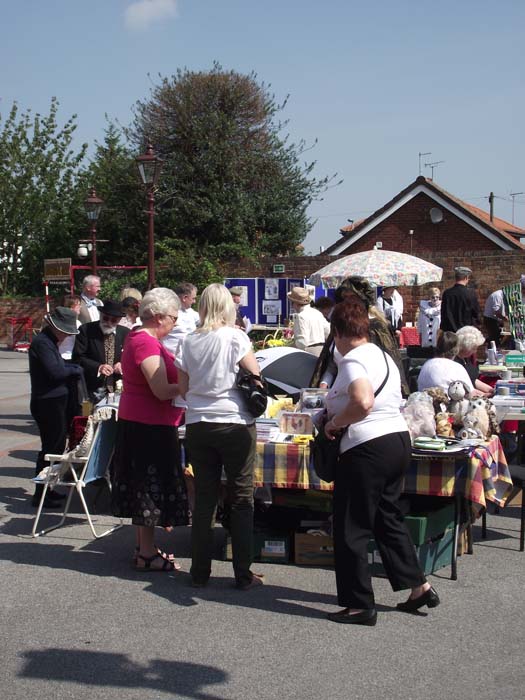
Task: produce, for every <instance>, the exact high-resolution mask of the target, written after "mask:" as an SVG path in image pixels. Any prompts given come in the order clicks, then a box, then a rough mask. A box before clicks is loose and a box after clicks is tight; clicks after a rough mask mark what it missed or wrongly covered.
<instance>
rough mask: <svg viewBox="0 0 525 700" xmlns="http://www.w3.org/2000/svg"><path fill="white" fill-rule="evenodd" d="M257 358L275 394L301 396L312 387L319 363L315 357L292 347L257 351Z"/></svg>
mask: <svg viewBox="0 0 525 700" xmlns="http://www.w3.org/2000/svg"><path fill="white" fill-rule="evenodd" d="M255 357H256V359H257V362H258V363H259V367H260V368H261V374H262V375H263V377H264V378H265V379H266V381H267V382H268V385H269V389H270V392H271V393H273V394H282V393H286V394H299V392H300V390H301V389H304V388H305V387H308V386H310V379H311V377H312V374H313V371H314V369H315V365H316V363H317V357H316V356H315V355H312V354H310V353H309V352H305V351H304V350H299V349H298V348H290V347H274V348H267V349H265V350H257V351H256V352H255Z"/></svg>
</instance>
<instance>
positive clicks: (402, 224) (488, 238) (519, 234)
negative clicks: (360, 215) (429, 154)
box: [326, 176, 525, 260]
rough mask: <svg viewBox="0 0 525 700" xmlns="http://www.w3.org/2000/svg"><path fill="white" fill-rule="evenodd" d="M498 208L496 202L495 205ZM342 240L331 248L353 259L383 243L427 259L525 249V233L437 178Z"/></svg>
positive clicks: (348, 229) (421, 181)
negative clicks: (446, 187) (457, 194)
mask: <svg viewBox="0 0 525 700" xmlns="http://www.w3.org/2000/svg"><path fill="white" fill-rule="evenodd" d="M490 206H491V210H492V208H493V198H492V199H491V202H490ZM340 234H341V236H342V239H341V240H339V241H336V242H335V243H333V244H332V245H331V246H329V247H328V248H327V250H326V253H328V254H329V255H350V254H351V253H360V252H361V251H364V250H371V249H372V248H373V247H374V245H376V244H378V243H379V244H380V245H379V246H378V247H382V248H384V249H385V250H397V251H399V252H400V253H409V254H410V255H416V256H418V257H420V258H424V259H425V260H427V259H428V257H427V256H428V254H429V253H437V252H440V253H452V252H455V251H467V250H477V251H497V250H516V251H525V246H524V245H523V243H521V242H520V239H523V238H524V237H525V230H524V229H521V228H519V227H517V226H514V225H513V224H510V223H508V222H507V221H503V219H499V218H498V217H495V216H494V215H493V213H492V211H491V212H485V211H483V210H482V209H479V208H478V207H475V206H473V205H471V204H467V203H466V202H463V201H462V200H461V199H458V198H457V197H454V196H453V195H451V194H450V193H449V192H447V191H446V190H444V189H443V188H442V187H439V186H438V185H436V183H435V182H433V181H432V180H430V179H428V178H425V177H422V176H420V177H418V178H417V179H416V180H415V181H414V182H412V183H411V184H410V185H409V186H408V187H406V188H405V189H404V190H402V191H401V192H399V194H397V195H396V196H395V197H394V198H393V199H391V200H390V201H389V202H387V203H386V204H385V205H384V206H382V207H381V208H380V209H378V210H377V211H375V212H374V213H373V214H371V215H370V216H369V217H368V218H366V219H362V220H361V221H358V222H356V223H354V224H352V225H350V226H345V227H344V228H342V229H341V230H340Z"/></svg>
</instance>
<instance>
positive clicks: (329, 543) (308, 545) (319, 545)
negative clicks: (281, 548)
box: [294, 532, 334, 566]
mask: <svg viewBox="0 0 525 700" xmlns="http://www.w3.org/2000/svg"><path fill="white" fill-rule="evenodd" d="M294 542H295V557H294V561H295V563H296V564H300V565H301V566H333V565H334V542H333V540H332V538H331V537H327V536H326V535H309V534H308V533H306V532H296V533H295V540H294Z"/></svg>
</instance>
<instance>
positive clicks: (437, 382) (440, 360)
mask: <svg viewBox="0 0 525 700" xmlns="http://www.w3.org/2000/svg"><path fill="white" fill-rule="evenodd" d="M458 348H459V340H458V337H457V335H456V334H455V333H452V331H445V332H444V333H442V334H441V335H440V336H439V338H438V342H437V345H436V357H433V358H432V359H431V360H427V361H426V362H425V364H424V365H423V367H422V368H421V372H420V373H419V377H418V379H417V388H418V391H424V390H425V389H430V387H433V386H438V387H440V388H441V389H443V390H444V391H447V390H448V387H449V385H450V383H451V382H456V381H461V382H464V383H465V385H466V386H467V389H468V391H469V393H470V394H471V395H474V396H480V394H481V392H479V391H478V392H476V390H475V389H474V385H473V384H472V381H471V379H470V377H469V376H468V373H467V370H466V369H465V368H464V367H462V366H461V365H460V364H458V363H457V362H454V358H455V357H456V355H457V354H458Z"/></svg>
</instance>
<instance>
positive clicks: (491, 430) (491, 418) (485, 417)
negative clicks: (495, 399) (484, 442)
mask: <svg viewBox="0 0 525 700" xmlns="http://www.w3.org/2000/svg"><path fill="white" fill-rule="evenodd" d="M470 413H476V414H477V415H478V417H481V425H480V427H481V429H482V431H483V436H484V438H486V439H488V438H489V437H491V435H498V433H499V432H500V430H501V429H500V426H499V423H498V420H497V415H496V407H495V406H494V404H493V403H492V401H490V400H489V399H486V398H485V397H484V396H473V397H472V398H471V399H470V400H469V403H468V411H467V413H466V415H469V414H470ZM463 424H465V421H464V419H463Z"/></svg>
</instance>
